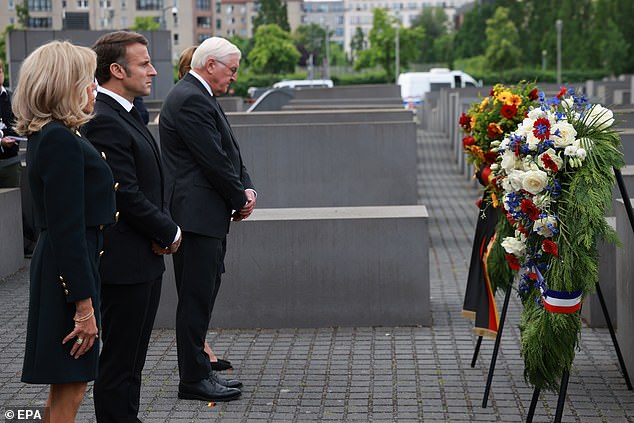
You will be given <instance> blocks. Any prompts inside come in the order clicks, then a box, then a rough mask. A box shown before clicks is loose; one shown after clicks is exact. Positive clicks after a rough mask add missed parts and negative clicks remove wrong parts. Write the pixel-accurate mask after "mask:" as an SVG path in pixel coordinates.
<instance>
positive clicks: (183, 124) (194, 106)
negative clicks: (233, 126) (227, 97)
mask: <svg viewBox="0 0 634 423" xmlns="http://www.w3.org/2000/svg"><path fill="white" fill-rule="evenodd" d="M178 116H179V121H178V125H179V129H178V131H179V132H180V133H182V137H183V141H184V142H185V143H186V144H187V147H188V148H189V150H190V151H191V153H192V155H193V157H194V158H195V159H196V160H197V161H198V163H199V165H200V166H201V168H202V170H203V173H204V174H205V177H206V178H207V180H208V181H209V183H210V184H211V185H212V186H213V187H214V188H215V189H216V190H217V191H218V192H219V193H220V195H222V197H223V198H225V199H226V200H227V201H228V202H229V204H231V207H232V208H233V209H234V210H240V209H241V208H242V207H243V206H244V204H245V203H246V202H247V198H246V195H245V193H244V190H245V188H247V187H245V186H244V185H243V183H242V181H241V180H240V174H239V173H238V171H239V169H235V168H234V166H233V164H232V163H231V159H229V157H228V156H227V155H226V153H225V152H224V150H223V149H222V135H221V133H220V131H219V130H218V128H217V126H216V125H217V121H216V119H218V118H219V116H217V115H216V116H215V117H214V116H211V115H210V113H209V100H208V99H207V98H205V97H204V96H202V95H196V96H192V97H190V98H188V99H187V101H185V102H184V103H183V105H182V108H181V110H180V112H179V113H178ZM247 175H248V174H247Z"/></svg>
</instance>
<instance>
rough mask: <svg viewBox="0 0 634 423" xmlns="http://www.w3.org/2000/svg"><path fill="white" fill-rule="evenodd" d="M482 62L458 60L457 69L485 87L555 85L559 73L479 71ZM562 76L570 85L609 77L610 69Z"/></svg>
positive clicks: (569, 71) (573, 71)
mask: <svg viewBox="0 0 634 423" xmlns="http://www.w3.org/2000/svg"><path fill="white" fill-rule="evenodd" d="M482 60H484V59H483V58H482V57H477V58H472V59H468V60H456V62H455V67H456V68H457V69H462V70H464V71H465V72H467V73H468V74H470V75H471V76H473V77H474V78H475V79H476V80H481V81H482V83H483V84H484V85H494V84H496V83H498V82H499V83H502V84H512V83H515V82H517V81H522V80H526V81H536V82H538V83H554V82H556V80H557V73H556V72H555V71H554V70H547V71H542V70H541V68H527V67H525V68H514V69H509V70H507V71H505V72H504V73H502V72H500V71H482V70H478V67H477V64H478V63H480V61H482ZM474 63H475V65H474ZM561 74H562V80H563V82H564V84H565V85H570V84H578V83H583V82H585V81H587V80H589V79H595V80H596V79H601V78H603V77H606V76H608V75H609V74H610V71H609V70H608V69H564V70H563V71H562V73H561Z"/></svg>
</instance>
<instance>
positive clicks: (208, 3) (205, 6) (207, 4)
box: [196, 0, 211, 10]
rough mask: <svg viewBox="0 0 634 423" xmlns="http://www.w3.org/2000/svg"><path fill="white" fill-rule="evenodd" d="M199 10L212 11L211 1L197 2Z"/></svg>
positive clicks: (200, 0) (201, 0) (199, 0)
mask: <svg viewBox="0 0 634 423" xmlns="http://www.w3.org/2000/svg"><path fill="white" fill-rule="evenodd" d="M196 9H197V10H211V0H196Z"/></svg>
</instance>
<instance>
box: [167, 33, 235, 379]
mask: <svg viewBox="0 0 634 423" xmlns="http://www.w3.org/2000/svg"><path fill="white" fill-rule="evenodd" d="M197 47H198V46H197V45H195V46H191V47H187V48H186V49H185V50H183V52H182V53H181V55H180V56H179V58H178V79H179V80H180V79H183V77H184V76H185V75H187V72H189V70H190V69H191V63H192V55H193V54H194V51H196V48H197ZM205 354H207V355H208V356H209V361H210V362H211V370H216V371H223V370H229V369H233V366H232V365H231V362H230V361H228V360H223V359H222V358H218V357H217V356H216V354H214V352H213V350H212V349H211V346H210V345H209V343H208V342H207V340H206V339H205Z"/></svg>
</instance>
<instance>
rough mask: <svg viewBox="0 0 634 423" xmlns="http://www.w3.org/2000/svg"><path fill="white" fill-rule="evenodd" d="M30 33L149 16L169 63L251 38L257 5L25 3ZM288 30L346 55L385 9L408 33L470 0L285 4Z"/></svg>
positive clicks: (203, 1)
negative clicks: (422, 17) (204, 44)
mask: <svg viewBox="0 0 634 423" xmlns="http://www.w3.org/2000/svg"><path fill="white" fill-rule="evenodd" d="M23 1H24V0H0V27H1V28H5V27H6V26H8V25H10V24H13V25H17V23H18V16H17V9H18V6H19V5H20V4H21V3H22V2H23ZM26 1H27V4H28V8H29V19H28V25H27V26H28V28H29V29H46V30H61V29H68V30H73V29H90V30H99V31H101V30H120V29H129V28H130V27H131V26H133V24H134V21H135V18H136V17H151V18H152V19H154V20H155V21H156V22H158V23H159V24H160V28H161V29H164V30H168V31H170V32H171V42H172V45H171V51H172V56H173V58H174V59H176V58H178V55H179V54H180V52H181V51H182V50H183V49H185V48H187V47H189V46H190V45H193V44H199V43H200V42H201V41H202V40H204V39H205V38H208V37H210V36H212V35H218V36H222V37H232V36H234V35H239V36H240V37H243V38H251V37H253V23H252V22H253V18H254V17H255V16H256V15H257V13H258V7H259V3H258V1H257V0H26ZM286 3H287V10H288V22H289V25H290V28H291V31H294V30H295V29H297V27H299V26H300V25H303V24H311V23H312V24H318V25H322V26H324V27H325V28H327V29H328V31H329V35H330V41H331V42H337V43H339V44H340V45H341V46H342V47H343V48H344V50H345V51H347V52H349V51H350V41H351V39H352V37H353V36H354V34H355V31H356V30H357V28H361V30H362V31H363V33H364V34H365V36H366V38H367V35H368V33H369V32H370V29H371V28H372V16H373V10H374V9H375V8H383V9H386V10H388V11H389V12H390V14H392V15H393V16H394V17H395V18H396V19H398V20H400V21H401V22H402V25H403V26H404V27H405V28H408V27H409V26H410V25H411V23H412V21H413V20H414V18H415V17H416V16H418V15H419V14H420V13H421V12H422V11H423V10H424V9H425V8H431V7H442V8H444V9H445V11H446V13H447V15H448V17H449V21H448V22H449V23H451V22H454V15H455V14H456V10H457V9H458V8H460V7H461V6H464V5H465V4H468V3H473V0H444V1H443V0H408V1H404V0H286Z"/></svg>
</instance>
